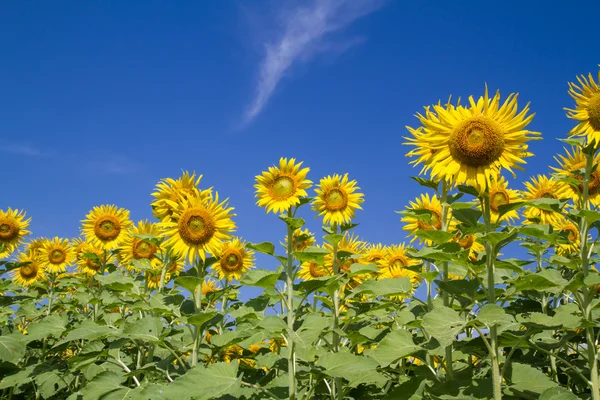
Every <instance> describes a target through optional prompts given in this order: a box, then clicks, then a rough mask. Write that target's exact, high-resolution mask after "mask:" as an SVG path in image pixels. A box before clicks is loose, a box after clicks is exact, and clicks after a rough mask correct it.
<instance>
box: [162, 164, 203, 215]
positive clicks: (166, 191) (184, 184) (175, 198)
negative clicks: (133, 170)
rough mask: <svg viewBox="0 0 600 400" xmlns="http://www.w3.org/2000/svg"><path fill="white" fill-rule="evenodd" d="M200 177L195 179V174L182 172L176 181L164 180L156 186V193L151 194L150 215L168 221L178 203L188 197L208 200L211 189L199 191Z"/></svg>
mask: <svg viewBox="0 0 600 400" xmlns="http://www.w3.org/2000/svg"><path fill="white" fill-rule="evenodd" d="M201 179H202V175H198V177H196V173H195V172H194V173H191V174H190V173H189V172H188V171H184V172H183V173H182V175H181V177H179V178H178V179H173V178H165V179H162V180H161V181H160V182H159V183H158V184H157V185H156V191H155V192H154V193H152V196H153V197H154V198H155V200H154V201H153V202H152V203H151V206H152V213H153V214H154V216H155V217H156V218H157V219H159V220H164V219H165V218H166V219H169V218H170V217H171V216H172V215H173V213H174V212H175V210H176V209H177V207H178V205H179V203H180V202H181V201H182V200H185V199H186V198H188V197H193V196H200V197H202V198H204V199H208V198H210V196H211V195H212V188H209V189H205V190H200V189H199V188H198V186H199V185H200V180H201Z"/></svg>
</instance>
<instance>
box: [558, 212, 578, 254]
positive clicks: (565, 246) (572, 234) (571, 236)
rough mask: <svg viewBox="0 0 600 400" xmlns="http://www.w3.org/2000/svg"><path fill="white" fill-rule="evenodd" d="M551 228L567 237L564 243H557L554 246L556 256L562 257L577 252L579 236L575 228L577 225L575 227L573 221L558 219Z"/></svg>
mask: <svg viewBox="0 0 600 400" xmlns="http://www.w3.org/2000/svg"><path fill="white" fill-rule="evenodd" d="M552 227H553V228H554V229H555V230H557V231H560V232H563V233H565V234H566V235H567V237H566V243H558V244H557V245H556V247H555V251H556V254H558V255H560V256H562V255H568V254H573V253H578V252H579V242H580V238H581V234H580V233H579V228H577V225H575V224H574V223H573V221H571V220H569V219H567V218H564V217H560V218H558V219H557V220H556V221H555V222H554V224H553V225H552Z"/></svg>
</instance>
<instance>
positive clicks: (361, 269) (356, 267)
mask: <svg viewBox="0 0 600 400" xmlns="http://www.w3.org/2000/svg"><path fill="white" fill-rule="evenodd" d="M369 272H379V267H378V266H377V265H375V264H358V263H354V264H352V265H351V266H350V275H351V276H354V275H360V274H367V273H369Z"/></svg>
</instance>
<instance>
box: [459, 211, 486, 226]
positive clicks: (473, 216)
mask: <svg viewBox="0 0 600 400" xmlns="http://www.w3.org/2000/svg"><path fill="white" fill-rule="evenodd" d="M481 215H482V214H481V211H479V210H477V209H474V208H459V209H453V210H452V216H453V217H454V218H455V219H457V220H458V221H460V222H461V223H462V224H463V225H464V226H466V227H468V228H475V227H476V226H477V222H479V219H480V218H481Z"/></svg>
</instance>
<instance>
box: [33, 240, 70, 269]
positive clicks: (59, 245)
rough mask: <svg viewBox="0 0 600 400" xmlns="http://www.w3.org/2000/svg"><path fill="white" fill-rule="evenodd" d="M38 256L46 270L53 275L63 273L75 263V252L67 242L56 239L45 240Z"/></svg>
mask: <svg viewBox="0 0 600 400" xmlns="http://www.w3.org/2000/svg"><path fill="white" fill-rule="evenodd" d="M38 255H39V258H40V262H41V263H42V265H43V266H44V267H45V268H46V270H47V271H49V272H53V273H58V272H63V271H65V270H66V268H67V266H69V265H71V264H73V262H74V261H75V252H74V250H73V248H72V247H71V244H70V243H69V240H68V239H61V238H58V237H55V238H54V239H45V240H44V241H43V245H42V248H41V249H39V253H38Z"/></svg>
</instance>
